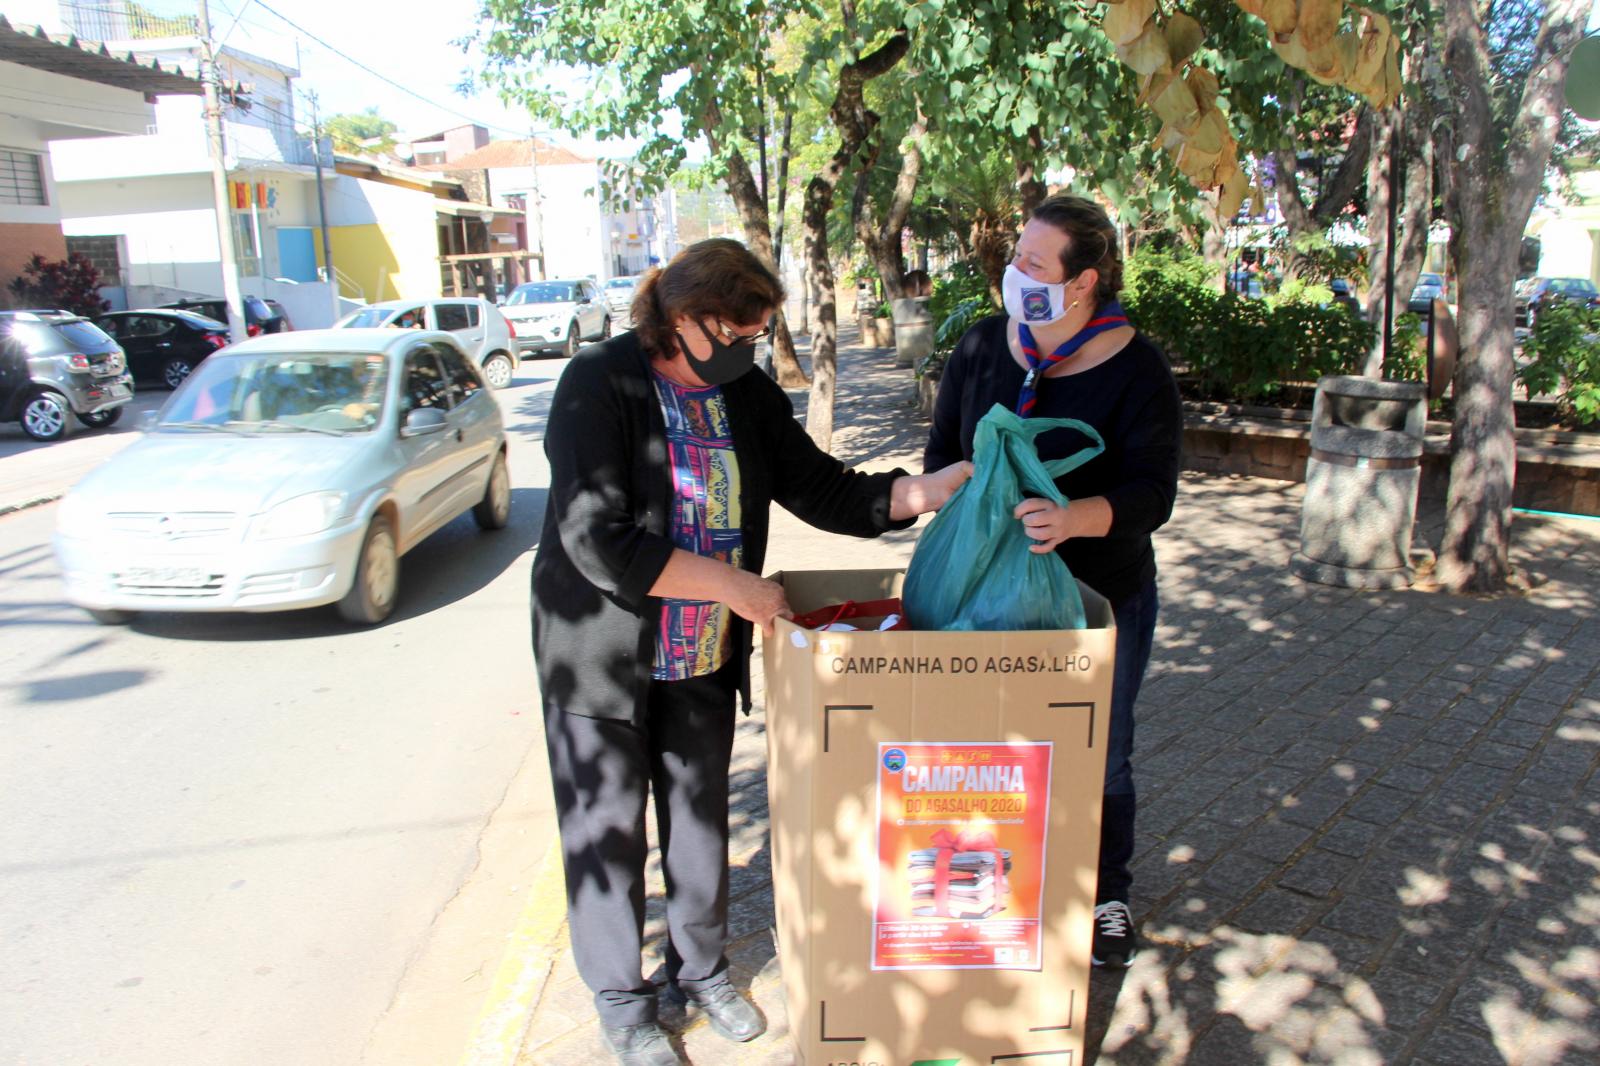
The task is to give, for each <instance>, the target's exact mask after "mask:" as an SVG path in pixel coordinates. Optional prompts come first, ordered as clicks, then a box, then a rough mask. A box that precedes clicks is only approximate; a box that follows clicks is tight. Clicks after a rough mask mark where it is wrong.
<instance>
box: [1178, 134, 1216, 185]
mask: <svg viewBox="0 0 1600 1066" xmlns="http://www.w3.org/2000/svg"><path fill="white" fill-rule="evenodd" d="M1216 169H1217V154H1216V153H1215V152H1203V151H1201V150H1200V149H1198V148H1196V147H1195V146H1194V142H1193V141H1190V142H1189V143H1187V144H1185V145H1184V146H1183V150H1182V151H1181V152H1179V153H1178V171H1179V173H1181V174H1182V175H1183V176H1184V177H1186V178H1188V179H1189V180H1190V181H1192V182H1194V184H1195V186H1196V187H1198V188H1201V189H1209V188H1210V187H1211V175H1212V174H1213V173H1215V172H1216Z"/></svg>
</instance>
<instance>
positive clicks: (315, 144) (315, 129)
mask: <svg viewBox="0 0 1600 1066" xmlns="http://www.w3.org/2000/svg"><path fill="white" fill-rule="evenodd" d="M295 47H296V48H299V47H300V42H299V40H298V39H296V41H295ZM306 95H307V96H308V98H309V99H310V101H311V158H312V162H313V163H315V164H316V168H317V218H318V220H319V221H320V222H321V223H322V268H323V272H324V273H325V274H326V275H327V278H328V290H329V292H331V293H332V294H333V320H334V321H335V322H337V321H339V319H340V318H342V317H343V316H342V315H340V314H339V311H340V304H339V275H338V274H336V273H334V270H333V241H332V240H331V239H330V238H329V236H328V197H327V195H326V194H325V193H324V192H323V189H322V117H321V115H320V114H319V113H318V111H317V93H316V90H315V89H313V90H312V91H311V92H309V93H307V94H306Z"/></svg>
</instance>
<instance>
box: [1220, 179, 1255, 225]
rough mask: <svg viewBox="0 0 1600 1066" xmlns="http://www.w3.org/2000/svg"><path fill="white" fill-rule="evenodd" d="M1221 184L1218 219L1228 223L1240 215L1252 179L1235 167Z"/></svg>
mask: <svg viewBox="0 0 1600 1066" xmlns="http://www.w3.org/2000/svg"><path fill="white" fill-rule="evenodd" d="M1221 184H1222V189H1221V191H1220V192H1219V193H1218V195H1217V217H1218V218H1219V219H1221V220H1222V221H1224V222H1227V221H1230V220H1231V219H1233V218H1234V216H1236V215H1238V213H1239V208H1240V207H1242V206H1243V205H1244V197H1245V193H1247V192H1249V190H1250V179H1249V178H1247V177H1245V176H1244V171H1242V170H1240V169H1239V168H1238V167H1235V168H1234V170H1233V173H1232V174H1231V175H1230V176H1228V177H1227V178H1224V179H1223V180H1222V182H1221Z"/></svg>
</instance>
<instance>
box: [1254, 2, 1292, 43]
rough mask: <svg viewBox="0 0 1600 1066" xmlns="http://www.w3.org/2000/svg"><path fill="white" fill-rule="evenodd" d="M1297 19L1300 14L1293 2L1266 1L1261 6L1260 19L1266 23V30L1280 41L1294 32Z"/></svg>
mask: <svg viewBox="0 0 1600 1066" xmlns="http://www.w3.org/2000/svg"><path fill="white" fill-rule="evenodd" d="M1299 17H1300V12H1299V10H1298V8H1297V7H1296V5H1295V2H1294V0H1266V2H1265V3H1263V4H1262V5H1261V18H1262V19H1263V20H1264V21H1265V22H1266V24H1267V29H1269V30H1271V31H1272V35H1273V36H1274V37H1277V38H1280V39H1281V38H1283V37H1284V36H1286V35H1288V34H1291V33H1293V32H1294V27H1295V23H1296V21H1298V19H1299Z"/></svg>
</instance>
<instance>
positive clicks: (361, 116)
mask: <svg viewBox="0 0 1600 1066" xmlns="http://www.w3.org/2000/svg"><path fill="white" fill-rule="evenodd" d="M323 128H324V129H326V130H327V134H328V137H329V138H330V139H331V140H332V141H333V150H334V151H335V152H343V153H344V154H345V155H371V154H378V153H382V152H392V151H393V150H394V135H395V133H396V132H397V131H398V129H399V127H398V126H396V125H395V124H394V123H393V122H390V121H389V120H388V119H386V118H384V117H383V116H382V115H380V114H378V109H377V108H375V107H369V108H367V109H366V110H365V111H355V112H350V113H347V114H343V115H332V116H329V118H328V121H327V122H326V123H324V126H323Z"/></svg>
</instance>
